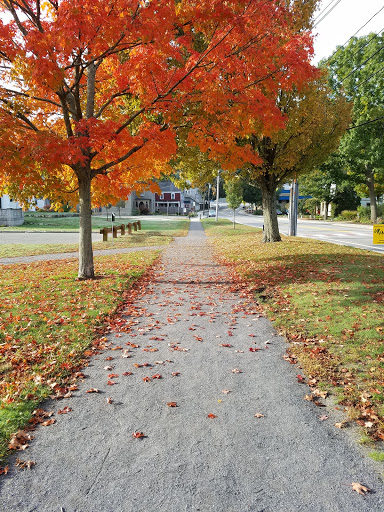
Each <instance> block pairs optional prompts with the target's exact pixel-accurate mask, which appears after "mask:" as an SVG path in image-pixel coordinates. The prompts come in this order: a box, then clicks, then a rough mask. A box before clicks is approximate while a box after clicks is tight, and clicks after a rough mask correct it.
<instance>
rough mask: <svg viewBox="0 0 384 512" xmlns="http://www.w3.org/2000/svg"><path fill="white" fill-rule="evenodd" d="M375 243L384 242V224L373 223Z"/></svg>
mask: <svg viewBox="0 0 384 512" xmlns="http://www.w3.org/2000/svg"><path fill="white" fill-rule="evenodd" d="M373 244H374V245H380V244H384V224H374V225H373Z"/></svg>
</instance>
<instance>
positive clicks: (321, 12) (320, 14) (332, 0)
mask: <svg viewBox="0 0 384 512" xmlns="http://www.w3.org/2000/svg"><path fill="white" fill-rule="evenodd" d="M334 1H335V0H331V1H330V2H329V4H328V5H327V6H326V7H324V9H322V10H321V11H320V12H319V14H318V15H317V16H316V18H315V19H314V20H313V22H314V23H315V21H316V20H317V19H319V18H320V16H322V15H323V14H324V13H325V11H326V10H327V9H328V7H329V6H330V5H331V4H333V2H334Z"/></svg>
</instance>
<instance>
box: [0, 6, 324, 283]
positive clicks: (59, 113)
mask: <svg viewBox="0 0 384 512" xmlns="http://www.w3.org/2000/svg"><path fill="white" fill-rule="evenodd" d="M313 1H315V0H313ZM310 3H311V2H310ZM312 3H313V2H312ZM303 6H304V7H305V2H304V3H303V1H302V0H294V1H286V2H281V1H278V0H269V1H265V0H227V1H226V2H222V1H221V0H200V1H194V0H180V1H175V0H150V1H141V0H103V1H101V0H92V1H90V0H48V1H46V2H41V1H40V0H35V1H32V0H23V2H16V1H14V0H2V1H0V14H1V18H0V48H1V50H0V59H1V64H0V84H1V85H0V125H1V128H0V159H1V162H2V165H1V170H0V192H4V191H6V192H7V193H9V194H10V195H12V197H14V198H15V199H18V200H20V201H22V202H25V203H26V202H27V201H28V200H30V199H31V197H33V196H44V197H50V198H51V200H53V202H54V203H56V207H57V208H59V207H60V205H62V204H63V202H64V203H66V202H69V203H70V204H72V205H73V206H75V205H77V204H78V206H79V211H80V239H79V272H78V276H79V278H84V279H86V278H92V277H94V265H93V252H92V237H91V208H92V206H98V205H100V204H102V203H105V202H107V201H112V200H116V199H125V198H126V197H127V195H128V194H129V193H130V192H132V191H133V190H136V191H139V192H140V191H142V190H144V189H148V188H150V187H154V180H156V179H157V178H159V176H160V175H161V173H170V172H171V168H170V167H169V165H168V162H169V160H170V158H171V156H172V155H174V154H175V152H176V149H177V146H176V142H175V138H176V133H177V130H178V129H180V128H182V127H186V126H193V129H192V130H190V132H189V135H188V144H192V145H193V144H195V145H198V146H199V147H200V148H201V150H202V151H210V152H212V155H215V154H216V155H218V156H220V155H221V156H222V157H225V159H226V161H227V165H228V166H232V167H233V168H235V167H236V166H237V165H238V163H239V161H240V160H241V161H244V159H246V161H249V162H254V163H255V165H256V164H257V163H258V157H257V155H255V153H254V152H252V151H251V149H250V148H247V147H241V148H239V147H237V146H236V144H235V143H234V142H235V140H236V137H239V136H242V135H246V134H247V133H249V131H250V126H249V125H248V122H247V121H246V120H247V119H252V127H254V120H255V119H256V120H257V123H258V129H259V131H260V133H266V134H268V133H270V132H271V131H273V130H275V129H276V127H279V126H282V125H283V123H284V119H283V115H282V114H281V112H280V111H279V110H278V109H277V108H276V105H275V102H274V98H275V97H276V92H277V91H280V90H285V89H287V90H289V89H290V88H291V87H292V84H296V85H297V84H298V83H300V82H303V81H305V80H306V79H307V78H308V76H310V75H311V73H312V72H313V68H312V66H311V65H310V64H309V60H308V55H309V53H310V51H311V44H312V43H311V35H310V33H309V32H306V31H298V30H297V28H296V19H297V16H298V13H299V11H300V9H303V8H304V7H303ZM245 114H247V115H245ZM223 140H224V141H225V142H226V143H227V144H223ZM231 142H233V144H232V145H231ZM228 148H230V149H228ZM224 153H225V154H224ZM240 157H241V158H240Z"/></svg>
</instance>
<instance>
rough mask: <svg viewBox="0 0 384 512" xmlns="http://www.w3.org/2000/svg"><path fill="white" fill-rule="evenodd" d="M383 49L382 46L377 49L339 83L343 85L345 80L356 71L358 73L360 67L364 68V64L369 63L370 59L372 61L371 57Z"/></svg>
mask: <svg viewBox="0 0 384 512" xmlns="http://www.w3.org/2000/svg"><path fill="white" fill-rule="evenodd" d="M383 49H384V46H382V47H381V48H379V49H378V50H377V51H376V52H375V53H373V54H372V55H371V56H370V57H368V59H366V60H365V61H364V62H363V63H362V64H360V65H359V66H357V67H356V68H355V69H353V70H352V71H351V72H350V73H349V74H348V75H347V76H345V77H344V78H343V79H342V81H341V83H343V82H344V81H345V80H346V79H347V78H349V77H350V76H351V75H353V74H354V73H356V71H358V70H359V69H360V68H361V67H362V66H364V64H366V63H367V62H369V61H370V60H371V59H373V57H374V56H375V55H377V54H378V53H379V52H381V50H383Z"/></svg>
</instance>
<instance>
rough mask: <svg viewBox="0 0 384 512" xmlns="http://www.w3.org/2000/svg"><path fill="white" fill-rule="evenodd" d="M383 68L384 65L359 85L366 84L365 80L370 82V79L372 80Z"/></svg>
mask: <svg viewBox="0 0 384 512" xmlns="http://www.w3.org/2000/svg"><path fill="white" fill-rule="evenodd" d="M383 69H384V66H383V67H382V68H380V69H379V70H378V71H376V72H375V73H372V74H371V75H369V77H368V78H366V79H365V80H364V82H361V83H359V86H360V85H363V84H365V82H368V80H370V79H371V78H372V77H373V76H375V75H378V74H379V73H380V72H381V71H383Z"/></svg>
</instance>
